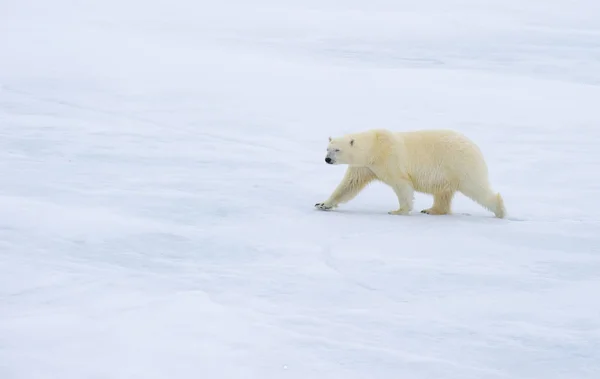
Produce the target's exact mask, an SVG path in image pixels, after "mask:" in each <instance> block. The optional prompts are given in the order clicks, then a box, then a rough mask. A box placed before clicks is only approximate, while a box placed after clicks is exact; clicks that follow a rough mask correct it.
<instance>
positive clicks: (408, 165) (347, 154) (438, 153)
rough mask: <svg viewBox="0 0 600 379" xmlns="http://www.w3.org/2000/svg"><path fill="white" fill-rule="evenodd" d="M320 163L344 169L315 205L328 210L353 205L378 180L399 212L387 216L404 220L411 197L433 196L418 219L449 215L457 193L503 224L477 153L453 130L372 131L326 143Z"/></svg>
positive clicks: (497, 197) (502, 212)
mask: <svg viewBox="0 0 600 379" xmlns="http://www.w3.org/2000/svg"><path fill="white" fill-rule="evenodd" d="M325 162H326V163H328V164H332V165H338V164H345V165H348V168H347V170H346V174H345V175H344V178H343V179H342V181H341V183H340V184H339V185H338V186H337V188H336V189H335V190H334V191H333V193H332V194H331V196H330V197H329V198H328V199H327V200H325V201H324V202H322V203H317V204H315V207H316V208H318V209H321V210H330V209H332V208H335V207H337V206H338V205H339V204H341V203H346V202H348V201H350V200H352V199H353V198H354V197H355V196H356V195H358V193H359V192H360V191H361V190H363V189H364V188H365V187H366V186H367V184H369V183H370V182H372V181H374V180H379V181H381V182H383V183H385V184H387V185H389V186H390V187H392V189H393V190H394V192H395V193H396V196H397V197H398V202H399V208H398V209H396V210H393V211H390V212H388V213H389V214H392V215H407V214H409V213H410V212H411V211H412V210H413V198H414V192H415V191H417V192H421V193H427V194H431V195H433V206H432V207H431V208H429V209H424V210H422V211H421V213H426V214H430V215H445V214H450V213H451V211H450V208H451V203H452V198H453V197H454V194H455V193H456V192H457V191H458V192H461V193H462V194H464V195H466V196H467V197H469V198H470V199H472V200H473V201H475V202H477V203H478V204H480V205H481V206H483V207H484V208H486V209H488V210H490V211H491V212H493V213H494V214H495V216H496V217H498V218H504V217H505V214H506V209H505V207H504V201H503V199H502V196H500V194H499V193H494V192H493V190H492V188H491V186H490V183H489V180H488V168H487V165H486V163H485V160H484V157H483V154H482V153H481V151H480V149H479V147H478V146H477V145H476V144H475V143H473V142H472V141H471V140H469V139H468V138H467V137H465V136H464V135H462V134H460V133H458V132H455V131H452V130H417V131H408V132H392V131H389V130H386V129H372V130H367V131H364V132H358V133H352V134H347V135H344V136H341V137H339V138H331V137H329V145H328V147H327V155H326V157H325Z"/></svg>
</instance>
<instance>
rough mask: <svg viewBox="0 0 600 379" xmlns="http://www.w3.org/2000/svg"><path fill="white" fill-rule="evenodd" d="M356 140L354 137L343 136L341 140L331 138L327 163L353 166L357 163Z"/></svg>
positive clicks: (326, 158)
mask: <svg viewBox="0 0 600 379" xmlns="http://www.w3.org/2000/svg"><path fill="white" fill-rule="evenodd" d="M355 148H356V145H355V140H354V137H353V136H350V135H348V136H343V137H339V138H331V137H329V145H328V146H327V155H326V156H325V162H326V163H328V164H333V165H336V164H348V165H353V164H355V163H358V162H357V158H358V157H357V154H356V153H357V150H356V149H355Z"/></svg>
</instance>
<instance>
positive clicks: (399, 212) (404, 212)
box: [388, 208, 410, 216]
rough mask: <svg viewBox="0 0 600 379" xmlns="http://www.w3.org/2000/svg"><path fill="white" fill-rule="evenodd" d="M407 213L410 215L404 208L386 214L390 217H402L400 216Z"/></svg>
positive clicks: (408, 210)
mask: <svg viewBox="0 0 600 379" xmlns="http://www.w3.org/2000/svg"><path fill="white" fill-rule="evenodd" d="M409 213H410V209H406V208H400V209H397V210H395V211H389V212H388V214H390V215H402V216H406V215H408V214H409Z"/></svg>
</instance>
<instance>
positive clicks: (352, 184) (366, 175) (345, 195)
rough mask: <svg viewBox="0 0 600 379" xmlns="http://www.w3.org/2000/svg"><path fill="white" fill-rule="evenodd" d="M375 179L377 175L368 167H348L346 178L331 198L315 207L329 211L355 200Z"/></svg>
mask: <svg viewBox="0 0 600 379" xmlns="http://www.w3.org/2000/svg"><path fill="white" fill-rule="evenodd" d="M374 179H375V174H374V173H373V171H371V170H370V169H369V168H367V167H348V169H347V170H346V174H345V175H344V178H343V179H342V181H341V182H340V184H338V186H337V188H336V189H335V190H334V191H333V193H332V194H331V196H329V199H327V200H325V201H324V202H322V203H317V204H315V207H317V208H319V209H322V210H329V209H332V208H335V207H337V206H338V205H339V204H341V203H347V202H348V201H350V200H352V199H354V198H355V197H356V195H358V193H359V192H360V191H362V190H363V189H364V188H365V187H366V186H367V184H369V183H370V182H372V181H373V180H374Z"/></svg>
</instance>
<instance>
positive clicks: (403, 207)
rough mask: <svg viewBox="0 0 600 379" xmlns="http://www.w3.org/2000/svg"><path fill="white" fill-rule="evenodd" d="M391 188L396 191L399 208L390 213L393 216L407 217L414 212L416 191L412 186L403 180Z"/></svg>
mask: <svg viewBox="0 0 600 379" xmlns="http://www.w3.org/2000/svg"><path fill="white" fill-rule="evenodd" d="M391 187H392V188H393V189H394V192H395V193H396V196H397V197H398V203H399V207H398V209H396V210H394V211H389V212H388V214H391V215H407V214H409V213H410V211H412V210H413V202H414V192H415V191H414V189H413V186H412V184H411V183H410V182H409V181H408V180H406V179H402V180H399V181H397V182H396V183H394V184H392V185H391Z"/></svg>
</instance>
